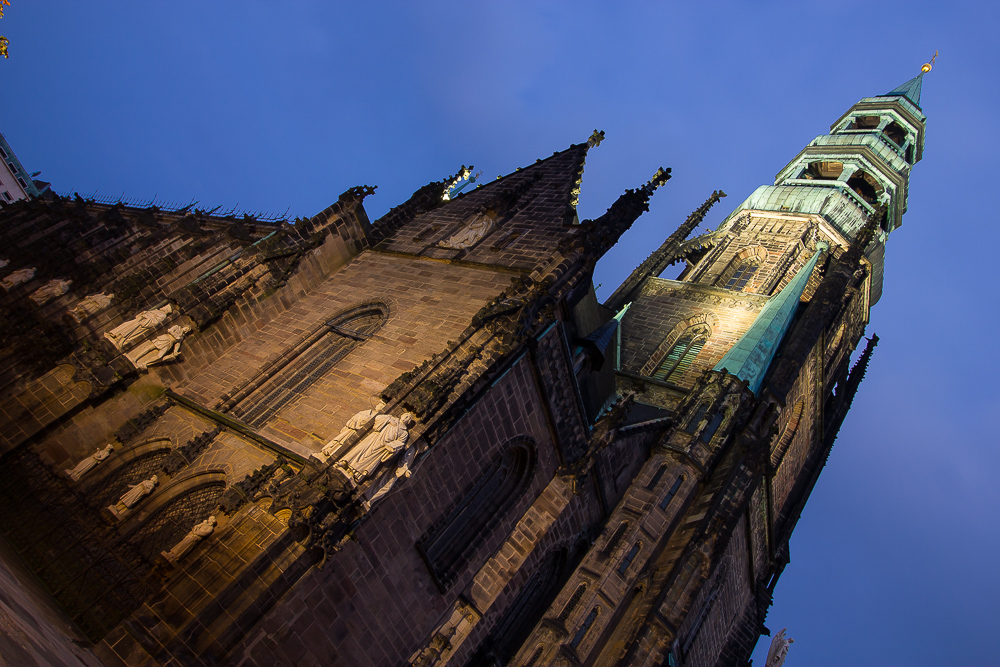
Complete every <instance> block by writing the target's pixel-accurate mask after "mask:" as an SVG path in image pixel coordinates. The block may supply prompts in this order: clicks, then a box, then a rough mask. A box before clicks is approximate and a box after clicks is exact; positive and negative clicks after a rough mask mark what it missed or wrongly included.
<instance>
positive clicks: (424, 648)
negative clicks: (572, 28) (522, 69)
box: [0, 73, 925, 667]
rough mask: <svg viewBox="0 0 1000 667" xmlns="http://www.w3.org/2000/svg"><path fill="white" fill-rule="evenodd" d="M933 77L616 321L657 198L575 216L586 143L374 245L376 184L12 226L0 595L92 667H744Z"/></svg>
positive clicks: (381, 224)
mask: <svg viewBox="0 0 1000 667" xmlns="http://www.w3.org/2000/svg"><path fill="white" fill-rule="evenodd" d="M922 76H923V73H921V75H920V76H918V77H916V78H915V79H913V80H911V81H909V82H907V83H906V84H903V85H902V86H900V87H899V88H897V89H896V90H894V91H892V92H890V93H888V94H886V95H882V96H878V97H872V98H865V99H863V100H862V101H860V102H859V103H858V104H856V105H854V106H853V107H852V108H851V109H850V110H848V111H847V113H845V114H844V115H843V116H842V117H841V118H839V119H838V120H837V121H836V122H835V123H834V124H833V125H832V126H831V131H830V133H829V134H826V135H823V136H820V137H818V138H817V139H815V140H814V141H813V142H812V143H810V145H809V146H807V147H806V148H804V149H803V150H802V151H801V152H800V153H799V154H798V155H797V156H795V158H794V159H793V160H792V161H791V162H790V163H789V164H788V166H786V167H785V168H784V169H782V170H781V171H780V172H779V174H778V176H777V179H776V181H775V183H774V185H768V186H762V187H760V188H758V189H757V190H756V191H754V192H753V193H752V194H751V195H750V196H749V197H748V198H747V199H746V200H745V201H744V202H743V203H742V204H740V205H739V206H738V207H737V208H736V209H735V210H734V211H733V212H732V213H731V214H730V215H729V216H728V217H727V218H726V219H725V220H724V221H723V223H722V224H721V225H720V226H719V227H718V228H717V229H716V230H715V231H713V232H711V233H708V234H705V235H702V236H697V237H693V238H690V236H691V234H692V232H693V231H694V229H695V228H696V227H697V226H698V224H699V223H700V222H701V221H702V220H703V219H704V217H705V214H706V213H707V212H708V210H709V208H711V206H713V205H714V204H715V203H717V202H718V201H719V200H720V199H721V198H722V197H724V196H725V195H724V193H721V192H716V193H713V194H712V196H711V197H710V198H709V199H708V201H706V202H705V204H704V205H703V206H702V207H700V208H699V209H698V210H697V211H695V212H694V213H692V215H691V216H690V217H689V218H688V219H687V220H686V221H685V222H684V223H683V224H682V225H681V226H680V228H679V229H678V230H677V231H676V232H675V233H674V234H672V235H671V236H670V237H669V238H668V239H666V240H665V241H664V243H663V245H662V246H661V247H660V248H659V249H657V250H656V251H655V252H653V253H652V254H651V255H650V256H649V258H648V259H646V260H645V261H644V262H643V263H642V264H641V265H640V266H639V267H637V268H636V269H635V271H633V272H632V274H631V275H630V276H629V277H628V278H627V279H626V281H625V282H624V283H622V285H621V286H620V287H619V288H618V289H617V290H616V291H615V292H614V294H613V295H612V296H611V297H610V298H609V299H608V300H607V301H605V302H604V303H599V302H598V300H597V297H596V294H595V291H594V288H593V284H592V277H593V271H594V267H595V264H596V262H597V261H598V260H599V259H600V258H601V257H602V256H603V255H604V253H605V252H606V251H607V250H608V249H609V248H610V247H611V246H612V245H614V244H615V243H616V242H617V240H618V239H619V238H620V236H621V235H622V234H623V233H624V232H625V231H626V230H628V229H629V227H630V226H631V225H632V224H633V223H634V222H635V221H636V220H637V219H638V218H639V217H640V215H641V214H642V213H643V212H644V211H645V210H646V209H647V207H648V202H649V199H650V197H651V196H652V195H653V193H654V191H655V190H657V189H658V188H660V187H661V186H664V185H665V184H666V183H667V181H668V180H669V178H670V173H669V170H663V169H660V170H659V171H657V172H656V174H655V175H654V176H653V178H652V179H651V180H650V181H649V182H648V183H645V184H643V185H641V186H640V187H638V188H636V189H635V190H628V191H626V192H625V193H624V194H623V195H622V196H621V197H620V198H619V199H618V200H617V201H615V202H614V203H613V204H612V205H611V206H610V208H609V209H608V210H607V212H606V213H605V214H604V215H602V216H601V217H599V218H597V219H595V220H585V221H580V220H579V218H578V217H577V215H576V200H577V196H578V193H579V188H580V185H581V181H582V177H583V168H584V161H585V158H586V157H587V156H588V153H589V151H590V150H591V149H593V148H595V147H596V146H597V145H598V144H599V143H600V142H601V140H602V138H603V135H602V133H596V132H595V134H594V136H592V137H591V139H590V140H589V141H588V142H586V143H581V144H575V145H572V146H570V147H569V148H567V149H566V150H563V151H560V152H557V153H555V154H553V155H552V156H551V157H549V158H546V159H544V160H538V161H536V162H535V163H534V164H532V165H529V166H526V167H525V168H523V169H519V170H517V171H515V172H514V173H512V174H509V175H507V176H505V177H503V178H500V179H498V180H496V181H493V182H490V183H488V184H485V185H480V186H479V187H476V188H474V189H466V188H464V187H463V185H462V181H464V180H465V179H467V178H468V176H469V170H467V169H465V168H464V167H463V169H462V170H461V171H460V172H459V173H458V174H456V175H455V176H454V177H451V178H447V179H444V180H442V181H439V182H434V183H430V184H428V185H427V186H424V187H423V188H421V189H419V190H418V191H417V192H415V193H414V194H413V196H412V197H411V198H410V199H409V200H407V201H406V202H404V203H403V204H401V205H399V206H397V207H396V208H394V209H392V210H391V211H390V212H389V213H387V214H386V215H385V216H383V217H381V218H380V219H378V220H376V221H374V222H371V221H370V220H369V218H368V216H367V214H366V213H365V210H364V206H363V200H364V198H365V197H366V196H367V195H369V194H371V192H372V189H371V188H368V187H358V188H353V189H351V190H349V191H348V192H345V193H344V194H343V195H341V196H340V198H339V199H338V201H337V202H336V203H334V204H333V205H332V206H330V207H329V208H328V209H326V210H324V211H323V212H321V213H320V214H318V215H316V216H314V217H312V218H309V219H301V220H296V221H294V223H289V222H287V221H268V220H262V219H257V218H253V217H250V216H244V217H243V218H242V219H237V218H234V217H231V216H230V217H220V216H215V215H212V214H211V213H209V212H205V211H200V210H193V209H180V210H160V209H158V208H156V207H145V208H137V207H132V206H126V205H123V204H121V203H111V202H109V203H99V202H95V201H88V200H83V199H80V198H76V199H67V198H61V197H58V196H55V195H51V194H47V195H46V196H41V197H33V198H29V199H26V200H23V201H19V202H14V203H13V204H10V205H4V206H2V207H0V238H2V243H0V247H2V248H3V252H4V253H5V254H4V255H3V256H2V257H0V264H2V266H3V268H2V269H0V287H2V290H0V306H2V316H3V318H4V320H5V321H4V326H3V327H2V328H0V331H2V334H0V335H3V337H4V345H3V352H2V357H0V384H2V386H3V392H2V394H0V451H2V452H4V453H3V458H2V461H3V470H4V475H3V479H2V480H0V532H2V533H3V536H4V541H5V546H4V549H3V554H2V556H3V558H2V560H3V568H2V572H0V574H2V575H4V576H7V577H8V578H10V577H11V576H13V575H12V574H11V573H14V574H16V575H17V576H18V577H20V578H21V579H26V578H31V579H33V580H34V581H35V583H34V584H32V586H34V588H33V589H32V591H33V592H32V593H31V594H30V595H29V594H25V595H24V596H23V598H21V599H22V602H21V603H20V604H18V605H13V606H12V604H11V603H10V602H9V600H7V599H6V598H3V599H0V603H3V604H6V605H7V606H6V607H5V609H8V613H13V614H14V615H15V616H17V615H18V614H20V616H22V617H29V616H30V617H37V618H43V617H44V618H46V619H50V620H48V621H45V622H43V623H41V624H42V625H45V623H48V624H49V625H46V626H45V628H43V629H45V632H46V633H47V634H45V636H46V637H50V638H51V642H52V647H53V648H52V651H54V652H56V653H58V651H56V648H55V647H56V645H57V644H59V641H60V640H59V637H60V636H62V637H67V638H70V639H76V640H77V641H76V643H73V644H72V645H70V644H69V643H67V644H66V646H70V648H69V649H66V650H67V651H70V652H75V653H76V654H77V655H78V656H79V657H80V659H81V660H84V661H85V662H88V663H90V664H105V665H109V666H111V665H115V666H118V665H129V666H133V665H214V664H228V665H335V664H340V665H405V664H409V665H420V666H426V667H430V666H438V665H459V666H461V665H470V666H479V665H483V666H485V665H508V664H510V665H517V666H518V667H540V666H542V665H619V664H621V665H675V666H679V665H689V666H701V665H734V666H735V665H746V664H748V660H749V656H750V653H751V652H752V650H753V647H754V646H755V644H756V642H757V640H758V639H759V637H760V636H761V634H762V633H766V632H767V630H766V628H765V618H766V614H767V610H768V607H769V606H770V603H771V599H772V594H773V591H774V586H775V583H776V581H777V580H778V578H779V576H780V574H781V572H782V570H783V568H784V567H785V565H786V564H787V563H788V539H789V536H790V535H791V532H792V530H793V528H794V526H795V523H796V521H797V520H798V517H799V514H800V512H801V509H802V507H803V505H804V503H805V502H806V500H807V499H808V497H809V493H810V491H811V489H812V487H813V485H814V484H815V483H816V479H817V476H818V475H819V473H820V471H821V470H822V467H823V465H824V462H825V460H826V458H827V456H828V455H829V453H830V450H831V447H832V445H833V442H834V439H835V438H836V435H837V432H838V429H839V427H840V424H841V423H842V421H843V419H844V417H845V415H846V413H847V410H848V408H849V407H850V404H851V400H852V398H853V396H854V393H855V392H856V390H857V388H858V385H859V383H860V382H861V379H862V377H863V375H864V372H865V368H866V365H867V361H868V359H869V357H870V355H871V353H872V349H873V347H874V344H875V343H876V342H877V338H875V337H874V336H873V337H872V338H870V339H869V340H868V342H867V343H866V345H865V348H864V351H863V352H862V354H861V356H860V359H859V360H858V361H857V363H856V364H854V365H853V367H852V365H851V355H852V352H853V351H855V349H856V348H858V347H859V345H860V344H861V343H862V341H863V336H864V332H865V329H866V325H867V323H868V320H869V311H870V308H871V307H872V305H873V304H874V303H875V302H877V301H878V299H879V297H880V296H881V285H882V272H883V259H884V252H885V245H886V241H887V239H888V237H889V235H890V234H891V233H892V232H893V231H894V230H895V229H896V228H898V227H899V226H900V224H901V221H902V215H903V213H904V211H905V210H906V199H907V183H908V174H909V170H910V168H911V167H912V165H913V164H915V163H916V162H917V161H919V160H920V159H921V157H922V149H923V141H924V122H925V117H924V115H923V114H922V112H921V109H920V106H919V102H920V86H921V83H922ZM667 189H668V190H669V186H667ZM661 196H663V195H661ZM677 262H684V263H685V266H686V268H685V269H684V271H683V273H682V274H681V275H680V277H679V278H678V279H677V280H666V279H661V278H660V277H659V275H660V274H661V273H662V272H663V271H664V269H665V268H666V267H667V266H669V265H672V264H676V263H677ZM26 585H27V584H26ZM14 606H16V607H17V609H18V610H19V611H15V612H10V611H9V610H10V609H13V608H14ZM51 619H56V620H51ZM60 619H61V620H60ZM60 623H62V625H60ZM40 632H41V631H40ZM39 636H41V635H39ZM81 647H86V648H81ZM53 655H55V653H53Z"/></svg>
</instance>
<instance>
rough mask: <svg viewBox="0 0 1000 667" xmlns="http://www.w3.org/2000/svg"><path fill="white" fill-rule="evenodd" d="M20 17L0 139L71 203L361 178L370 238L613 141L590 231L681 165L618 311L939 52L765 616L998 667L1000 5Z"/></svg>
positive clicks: (847, 651)
mask: <svg viewBox="0 0 1000 667" xmlns="http://www.w3.org/2000/svg"><path fill="white" fill-rule="evenodd" d="M5 14H6V17H5V18H4V19H3V20H2V21H0V33H2V34H5V35H6V36H7V37H8V38H9V39H10V40H11V46H10V53H11V57H10V59H9V60H6V61H0V131H3V132H4V133H5V135H6V137H7V139H8V141H9V142H10V144H11V146H12V147H13V148H14V150H15V151H16V152H17V154H18V156H19V157H20V158H21V161H22V162H23V163H24V166H25V167H26V168H27V169H28V170H29V171H35V170H38V169H41V170H42V176H41V178H44V179H45V180H48V181H51V182H52V183H53V186H54V189H55V190H56V191H58V192H63V193H66V192H72V191H74V190H76V191H79V192H80V193H81V194H84V195H92V194H94V193H95V192H96V193H97V194H98V195H104V196H111V197H117V196H119V195H121V194H123V193H124V195H125V197H128V198H135V199H139V200H148V199H149V198H151V197H153V196H154V195H155V196H157V197H158V198H159V199H160V200H162V201H172V202H177V203H180V204H185V203H188V202H189V201H191V200H192V199H195V200H199V201H200V202H201V204H200V206H204V207H209V208H210V207H212V206H215V205H218V204H222V205H225V206H227V207H228V206H233V205H237V204H238V205H239V206H240V207H241V208H246V209H249V210H257V211H266V212H276V213H282V212H284V211H285V210H286V209H287V210H288V211H289V215H292V216H296V215H312V214H314V213H316V212H318V211H320V210H321V209H323V208H324V207H326V206H327V205H329V204H330V203H331V202H332V201H334V200H335V199H336V197H337V196H338V195H339V193H340V192H342V191H343V190H345V189H347V188H348V187H351V186H353V185H359V184H372V185H378V186H379V190H378V194H377V195H375V196H373V197H370V198H369V199H368V200H367V201H366V207H367V208H368V211H369V213H370V215H371V217H372V218H373V219H374V218H375V217H377V216H379V215H381V214H382V213H384V212H385V211H387V210H388V209H389V208H390V207H391V206H393V205H395V204H397V203H399V202H401V201H402V200H404V199H405V198H406V197H407V196H409V194H410V193H411V192H412V191H413V190H414V189H416V188H417V187H419V186H421V185H423V184H425V183H427V182H428V181H431V180H437V179H440V178H441V177H443V176H445V175H447V174H451V173H454V172H455V171H456V169H457V168H458V167H459V165H461V164H463V163H464V164H469V163H474V164H475V165H476V168H477V170H478V169H482V170H483V172H484V176H486V177H489V178H492V177H495V176H496V175H499V174H503V173H507V172H509V171H512V170H513V169H514V168H516V167H518V166H521V165H527V164H530V163H532V162H534V160H535V159H536V158H538V157H544V156H547V155H550V154H551V153H552V152H553V151H556V150H561V149H563V148H565V147H566V146H567V145H569V144H570V143H576V142H580V141H583V140H585V139H586V138H587V137H588V136H589V135H590V133H591V132H592V131H593V130H594V129H595V128H599V129H602V130H604V131H606V132H607V140H606V141H605V143H604V144H602V145H601V146H600V147H599V148H597V149H596V150H593V151H591V153H590V157H589V160H588V164H587V170H586V173H585V174H584V182H583V192H582V196H581V201H580V215H581V217H582V218H586V217H595V216H597V215H599V214H600V213H602V212H603V211H604V209H605V208H606V207H607V206H608V205H609V204H610V203H611V202H612V201H613V200H614V198H615V197H617V196H618V194H619V193H620V192H621V191H622V190H623V189H625V188H627V187H635V186H636V185H638V184H640V183H642V182H644V181H645V180H647V179H648V178H649V177H650V176H652V174H653V173H654V172H655V171H656V168H657V167H659V166H661V165H662V166H665V167H672V168H673V171H674V178H673V180H672V181H671V182H670V183H668V184H667V186H666V187H664V188H662V189H661V190H660V191H659V192H658V193H657V194H656V196H655V198H654V200H653V205H652V208H651V211H650V213H648V214H647V215H645V216H643V217H642V218H641V219H640V220H639V222H638V223H637V224H636V226H635V227H634V228H633V229H632V230H631V231H630V232H628V234H627V235H626V236H625V238H623V240H622V242H621V243H619V245H618V246H616V247H615V248H614V249H613V250H612V251H611V252H610V253H609V254H608V256H607V257H606V258H605V260H604V261H603V262H602V263H601V264H600V265H599V267H598V273H597V276H596V281H597V282H599V283H603V287H602V289H601V290H600V293H601V295H602V296H607V295H608V294H609V293H610V290H611V289H613V287H614V286H615V285H616V284H617V282H618V281H619V280H621V279H622V278H623V277H624V276H625V275H626V274H627V272H628V271H629V270H631V268H632V267H633V266H634V265H635V264H637V263H638V262H639V261H641V259H643V258H644V257H645V256H646V254H647V253H648V251H649V249H650V248H652V247H655V246H656V245H658V244H659V243H660V241H662V239H663V238H664V237H665V236H666V235H667V234H668V233H669V232H670V231H672V230H673V229H674V228H675V227H676V226H677V225H678V224H679V223H680V222H681V221H682V220H683V219H684V217H685V216H686V215H687V214H688V213H689V212H690V211H691V210H693V209H694V208H696V207H697V206H698V205H699V204H700V203H701V202H702V201H703V200H704V199H705V198H706V197H707V196H708V195H709V194H710V193H711V191H712V190H713V189H714V188H722V189H724V190H726V192H728V193H729V194H730V197H729V199H728V200H723V204H720V205H718V206H717V207H716V209H715V210H714V211H713V213H712V215H711V217H710V222H711V224H712V226H713V227H714V226H715V225H716V224H717V223H718V222H719V221H720V220H721V219H722V218H723V216H724V215H725V214H726V213H728V211H729V210H731V209H732V208H734V207H735V206H736V205H738V204H739V202H740V201H742V200H743V198H745V197H746V196H747V195H748V194H749V193H750V192H751V191H752V190H753V189H754V188H755V187H757V186H758V185H761V184H764V183H770V182H772V181H773V178H774V175H775V174H776V173H777V172H778V170H779V169H781V168H782V167H783V166H784V165H785V164H786V163H787V162H788V161H789V160H790V159H791V158H792V157H794V156H795V155H796V153H797V152H798V151H799V149H800V148H801V147H802V146H804V145H805V144H806V143H808V142H809V141H810V140H811V139H812V138H813V137H815V136H816V135H818V134H821V133H824V132H825V131H826V130H827V128H828V127H829V125H830V123H832V122H833V121H834V120H836V119H837V118H838V117H839V116H840V115H841V114H842V113H843V112H844V111H846V110H847V108H848V107H850V105H851V104H853V103H854V102H856V101H857V100H859V99H860V98H862V97H865V96H870V95H876V94H879V93H884V92H886V91H888V90H890V89H892V88H894V87H895V86H896V85H898V84H899V83H902V82H903V81H905V80H906V79H909V78H910V77H912V76H914V75H915V74H916V73H917V71H918V68H919V67H920V65H921V63H923V62H925V61H926V60H927V59H928V58H929V57H930V55H931V54H932V53H933V52H934V50H935V49H938V50H940V52H941V55H940V58H939V59H938V62H937V65H936V66H935V68H934V71H933V72H931V73H930V74H929V75H928V76H927V77H926V79H925V83H924V96H923V109H924V111H925V113H926V114H927V116H928V122H927V142H926V149H925V152H924V160H923V162H921V163H920V164H918V165H917V166H916V167H915V169H914V173H913V177H912V180H911V190H910V201H909V212H908V213H907V214H906V216H905V217H904V219H903V227H902V228H900V229H899V230H897V231H896V232H894V233H893V235H892V237H891V238H890V240H889V244H888V250H887V259H886V286H885V293H884V296H883V298H882V301H881V302H880V303H878V304H877V305H876V306H875V308H874V309H873V312H872V323H871V326H870V327H869V332H876V333H878V334H879V336H880V338H881V341H882V342H881V344H880V346H879V347H878V349H877V350H876V354H875V357H874V360H873V362H872V365H871V368H870V371H869V374H868V379H867V380H866V381H865V383H864V384H863V385H862V387H861V391H860V392H859V395H858V399H857V401H856V402H855V406H854V409H853V411H852V412H851V414H850V416H849V417H848V419H847V422H846V424H845V425H844V428H843V430H842V432H841V436H840V439H839V440H838V442H837V444H836V446H835V447H834V450H833V454H832V456H831V457H830V462H829V464H828V466H827V469H826V471H825V472H824V473H823V476H822V477H821V479H820V481H819V484H818V485H817V487H816V489H815V491H814V493H813V497H812V499H811V500H810V502H809V505H808V506H807V507H806V510H805V513H804V515H803V520H802V521H801V523H800V525H799V527H798V529H797V531H796V534H795V536H794V537H793V539H792V543H791V555H792V562H791V564H790V565H789V566H788V568H787V569H786V571H785V574H784V576H783V577H782V579H781V582H780V583H779V584H778V588H777V595H776V602H775V605H774V607H773V608H772V610H771V612H770V615H769V617H768V622H767V623H768V625H769V626H770V627H771V629H772V630H778V629H780V628H782V627H785V626H787V627H788V628H789V630H788V634H789V635H790V636H791V637H793V638H795V640H796V643H795V644H794V646H793V647H792V649H791V651H790V653H789V658H788V662H787V663H786V664H787V665H788V667H795V666H797V665H809V666H811V667H819V666H822V665H831V666H833V665H836V666H837V667H843V666H844V665H852V666H856V667H861V666H867V665H871V666H879V667H884V666H887V665H907V666H915V665H935V666H937V665H943V664H948V665H991V664H997V662H998V660H1000V659H998V658H997V657H996V654H997V649H996V647H995V636H996V633H997V629H998V625H1000V573H998V568H997V567H996V564H995V563H996V554H997V553H998V551H1000V530H998V528H1000V525H998V524H1000V521H998V516H997V514H998V512H997V510H998V505H1000V502H998V501H1000V492H998V488H1000V485H998V484H997V482H996V478H997V473H998V472H1000V453H998V448H997V440H998V438H997V435H996V429H995V427H994V423H995V416H996V415H997V414H998V412H1000V392H998V389H997V385H996V383H995V381H994V377H995V375H996V371H997V370H998V369H997V365H998V364H997V361H996V358H997V357H996V355H995V348H996V346H997V343H998V335H997V330H998V326H997V325H998V314H997V312H998V308H997V305H996V301H995V299H991V298H988V297H987V291H988V290H989V289H991V288H992V286H993V284H994V283H993V282H991V280H993V278H992V277H991V276H995V274H994V271H995V270H996V266H997V264H998V262H997V259H996V255H997V248H998V241H1000V238H998V237H1000V234H998V227H997V224H996V221H995V213H994V210H993V204H992V203H993V198H994V197H995V192H996V190H997V189H998V187H1000V186H998V180H997V176H998V170H997V168H996V158H995V154H996V151H997V146H998V145H1000V141H998V137H997V134H998V127H1000V123H998V120H1000V104H998V85H997V81H998V74H1000V68H998V66H997V65H998V54H997V38H996V34H995V31H996V28H997V26H998V25H1000V9H998V5H997V3H988V2H940V1H938V2H920V1H913V0H911V1H906V2H902V1H900V2H871V1H870V0H868V1H865V2H862V1H860V0H847V1H842V2H827V3H805V2H801V1H799V2H767V1H764V2H710V1H709V2H700V3H692V2H684V3H681V2H656V3H654V2H628V1H625V2H616V3H597V2H584V1H579V0H578V1H575V2H537V1H534V2H503V3H500V2H495V3H488V4H487V3H469V2H465V3H458V2H455V3H444V2H441V3H430V2H419V3H418V2H412V3H379V2H369V3H351V5H350V6H341V5H340V3H335V2H330V1H329V0H327V1H325V2H284V3H276V2H271V3H264V2H238V3H237V2H211V3H209V2H169V3H168V2H134V1H129V2H126V1H124V0H122V1H119V2H99V1H94V2H79V1H74V2H69V1H66V2H47V1H45V0H12V3H11V6H10V7H9V8H7V9H6V12H5ZM932 267H933V268H934V270H933V271H931V270H930V269H931V268H932ZM991 415H993V417H991ZM766 647H767V644H766V640H765V641H764V642H762V643H761V645H760V646H759V647H758V649H759V650H758V652H757V656H758V657H757V658H756V659H755V664H757V665H761V666H762V665H763V662H764V658H763V656H764V655H765V654H766Z"/></svg>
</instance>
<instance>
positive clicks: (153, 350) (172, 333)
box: [125, 324, 191, 371]
mask: <svg viewBox="0 0 1000 667" xmlns="http://www.w3.org/2000/svg"><path fill="white" fill-rule="evenodd" d="M189 333H191V327H189V326H183V327H182V326H180V325H179V324H175V325H174V326H172V327H170V328H169V329H167V332H166V333H165V334H162V335H159V336H157V337H156V338H154V339H153V340H147V341H146V342H145V343H140V344H139V345H138V346H136V347H135V349H133V350H131V351H129V352H126V353H125V356H126V357H128V360H129V361H131V362H132V364H133V365H134V366H135V367H136V368H138V369H139V370H140V371H144V370H146V369H147V368H148V367H150V366H152V365H153V364H165V363H167V362H168V361H173V360H174V359H176V358H177V357H179V356H180V355H181V342H182V341H183V340H184V336H185V335H187V334H189Z"/></svg>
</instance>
